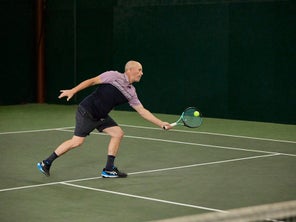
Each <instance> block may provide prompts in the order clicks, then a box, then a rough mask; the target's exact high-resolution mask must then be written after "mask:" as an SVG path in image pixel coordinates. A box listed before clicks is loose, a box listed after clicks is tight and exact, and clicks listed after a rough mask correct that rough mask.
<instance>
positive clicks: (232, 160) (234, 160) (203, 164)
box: [0, 153, 281, 192]
mask: <svg viewBox="0 0 296 222" xmlns="http://www.w3.org/2000/svg"><path fill="white" fill-rule="evenodd" d="M278 155H281V154H279V153H273V154H268V155H260V156H251V157H243V158H236V159H229V160H221V161H214V162H207V163H198V164H191V165H184V166H177V167H169V168H162V169H154V170H145V171H139V172H133V173H129V175H136V174H144V173H154V172H161V171H169V170H177V169H184V168H190V167H199V166H206V165H214V164H221V163H229V162H236V161H243V160H250V159H258V158H266V157H272V156H278ZM100 178H102V177H89V178H82V179H75V180H66V181H57V182H51V183H43V184H36V185H28V186H21V187H12V188H6V189H0V192H6V191H13V190H22V189H29V188H35V187H43V186H50V185H56V184H59V183H73V182H81V181H88V180H96V179H100Z"/></svg>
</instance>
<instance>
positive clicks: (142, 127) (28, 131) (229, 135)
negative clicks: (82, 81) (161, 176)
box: [0, 124, 296, 143]
mask: <svg viewBox="0 0 296 222" xmlns="http://www.w3.org/2000/svg"><path fill="white" fill-rule="evenodd" d="M119 125H120V126H124V127H130V128H139V129H151V130H162V129H160V128H155V127H147V126H135V125H126V124H119ZM71 128H74V126H68V127H58V128H51V129H40V130H22V131H12V132H0V135H7V134H18V133H34V132H43V131H52V130H59V129H71ZM172 131H175V132H185V133H194V134H207V135H216V136H225V137H235V138H245V139H252V140H263V141H271V142H280V143H296V141H290V140H275V139H269V138H260V137H250V136H238V135H232V134H222V133H210V132H201V131H189V130H178V129H172Z"/></svg>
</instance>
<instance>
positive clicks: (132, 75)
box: [124, 60, 143, 83]
mask: <svg viewBox="0 0 296 222" xmlns="http://www.w3.org/2000/svg"><path fill="white" fill-rule="evenodd" d="M124 73H125V74H126V75H127V77H128V79H129V82H130V83H133V82H139V81H140V79H141V77H142V75H143V69H142V65H141V63H139V62H137V61H133V60H131V61H128V62H127V63H126V64H125V71H124Z"/></svg>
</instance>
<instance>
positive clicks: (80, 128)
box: [74, 106, 118, 137]
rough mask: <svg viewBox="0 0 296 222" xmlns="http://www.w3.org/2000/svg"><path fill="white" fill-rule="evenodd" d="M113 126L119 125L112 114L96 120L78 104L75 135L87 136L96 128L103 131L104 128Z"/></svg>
mask: <svg viewBox="0 0 296 222" xmlns="http://www.w3.org/2000/svg"><path fill="white" fill-rule="evenodd" d="M112 126H118V125H117V123H116V122H115V121H114V120H113V119H112V118H111V117H110V116H107V117H106V118H101V119H99V120H96V119H94V118H93V117H92V116H91V114H90V113H88V112H87V111H86V110H85V109H84V108H83V107H82V106H78V108H77V111H76V125H75V131H74V135H75V136H79V137H86V136H88V135H89V134H90V133H91V132H92V131H93V130H94V129H97V130H98V131H99V132H102V131H103V130H104V129H106V128H109V127H112Z"/></svg>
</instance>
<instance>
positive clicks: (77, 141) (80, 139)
mask: <svg viewBox="0 0 296 222" xmlns="http://www.w3.org/2000/svg"><path fill="white" fill-rule="evenodd" d="M83 142H84V137H78V136H73V137H72V147H73V148H75V147H78V146H81V145H82V144H83Z"/></svg>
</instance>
